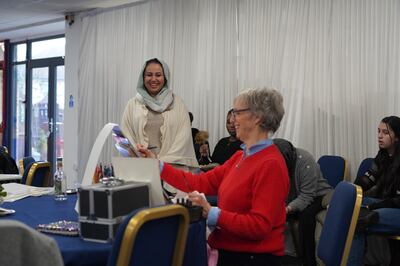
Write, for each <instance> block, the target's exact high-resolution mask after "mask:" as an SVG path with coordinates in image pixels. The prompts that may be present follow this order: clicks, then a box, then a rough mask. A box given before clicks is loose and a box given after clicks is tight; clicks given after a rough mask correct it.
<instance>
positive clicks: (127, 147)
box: [112, 125, 141, 157]
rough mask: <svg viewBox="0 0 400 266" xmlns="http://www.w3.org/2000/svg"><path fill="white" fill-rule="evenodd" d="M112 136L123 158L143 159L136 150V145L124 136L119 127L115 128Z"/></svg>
mask: <svg viewBox="0 0 400 266" xmlns="http://www.w3.org/2000/svg"><path fill="white" fill-rule="evenodd" d="M112 135H113V139H114V141H115V148H117V150H118V151H119V153H120V154H121V155H122V156H123V157H141V156H140V153H139V151H138V150H137V148H136V143H131V142H130V141H129V140H128V138H127V137H125V136H124V134H123V133H122V130H121V128H120V127H119V126H118V125H115V126H114V127H113V129H112Z"/></svg>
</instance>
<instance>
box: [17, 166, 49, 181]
mask: <svg viewBox="0 0 400 266" xmlns="http://www.w3.org/2000/svg"><path fill="white" fill-rule="evenodd" d="M50 175H51V164H50V163H49V162H31V163H30V164H28V165H26V167H25V171H24V173H23V175H22V179H21V183H22V184H25V185H28V186H35V187H47V186H51V180H50Z"/></svg>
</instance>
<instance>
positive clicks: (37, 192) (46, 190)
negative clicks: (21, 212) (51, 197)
mask: <svg viewBox="0 0 400 266" xmlns="http://www.w3.org/2000/svg"><path fill="white" fill-rule="evenodd" d="M2 186H3V188H4V190H5V191H6V192H7V196H6V197H4V201H6V202H13V201H16V200H20V199H23V198H26V197H30V196H34V197H36V196H42V195H46V194H50V193H53V192H54V188H53V187H33V186H27V185H24V184H19V183H5V184H2Z"/></svg>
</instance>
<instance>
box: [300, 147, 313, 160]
mask: <svg viewBox="0 0 400 266" xmlns="http://www.w3.org/2000/svg"><path fill="white" fill-rule="evenodd" d="M296 154H297V160H312V161H315V158H314V156H313V155H312V154H311V153H310V152H309V151H307V150H305V149H302V148H296Z"/></svg>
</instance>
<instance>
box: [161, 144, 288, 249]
mask: <svg viewBox="0 0 400 266" xmlns="http://www.w3.org/2000/svg"><path fill="white" fill-rule="evenodd" d="M242 158H243V151H238V152H236V153H235V154H234V155H233V156H232V157H231V158H230V159H229V160H228V161H226V162H225V163H224V164H223V165H221V166H218V167H216V168H214V169H213V170H211V171H209V172H206V173H202V174H200V175H193V174H191V173H188V172H183V171H180V170H177V169H174V168H173V167H172V166H170V165H168V164H164V169H163V171H162V173H161V178H162V179H163V180H165V181H166V182H168V183H169V184H171V185H173V186H175V187H176V188H178V189H180V190H182V191H186V192H187V191H188V190H189V187H190V188H192V189H194V190H197V191H199V192H203V193H205V194H206V195H218V207H219V208H220V209H221V213H220V216H219V218H218V222H217V228H216V229H215V230H214V231H213V232H212V234H211V235H210V237H209V238H208V243H209V244H210V246H211V247H213V248H216V249H224V250H229V251H239V252H251V253H270V254H273V255H278V256H283V255H284V229H285V219H286V211H285V199H286V196H287V194H288V192H289V178H288V172H287V168H286V165H285V161H284V159H283V157H282V155H281V154H280V152H279V150H278V149H277V148H276V146H275V145H271V146H269V147H267V148H265V149H263V150H261V151H259V152H257V153H256V154H253V155H251V156H248V157H246V158H245V159H244V160H242ZM185 179H186V180H185ZM187 183H189V184H190V186H188V184H187Z"/></svg>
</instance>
